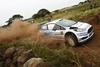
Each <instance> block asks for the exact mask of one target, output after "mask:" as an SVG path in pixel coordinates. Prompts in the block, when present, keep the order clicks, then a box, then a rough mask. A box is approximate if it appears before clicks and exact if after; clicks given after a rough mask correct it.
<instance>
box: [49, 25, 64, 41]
mask: <svg viewBox="0 0 100 67" xmlns="http://www.w3.org/2000/svg"><path fill="white" fill-rule="evenodd" d="M48 30H49V33H50V35H52V36H53V37H54V38H56V39H59V40H60V39H63V38H64V37H63V36H64V33H63V32H64V30H65V29H64V28H63V27H62V26H60V25H57V24H48Z"/></svg>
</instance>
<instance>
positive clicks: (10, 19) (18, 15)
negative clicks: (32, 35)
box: [6, 14, 23, 26]
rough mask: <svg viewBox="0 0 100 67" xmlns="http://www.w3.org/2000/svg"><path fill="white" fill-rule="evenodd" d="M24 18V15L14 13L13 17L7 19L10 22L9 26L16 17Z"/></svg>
mask: <svg viewBox="0 0 100 67" xmlns="http://www.w3.org/2000/svg"><path fill="white" fill-rule="evenodd" d="M22 18H23V16H21V15H20V14H16V15H13V16H12V17H11V18H9V20H8V21H6V22H7V23H8V24H7V26H9V25H10V24H12V22H13V20H15V19H22Z"/></svg>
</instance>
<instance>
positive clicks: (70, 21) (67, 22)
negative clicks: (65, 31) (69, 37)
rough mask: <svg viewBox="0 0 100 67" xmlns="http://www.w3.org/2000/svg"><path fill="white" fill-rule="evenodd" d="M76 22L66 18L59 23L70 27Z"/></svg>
mask: <svg viewBox="0 0 100 67" xmlns="http://www.w3.org/2000/svg"><path fill="white" fill-rule="evenodd" d="M75 23H76V22H75V21H72V20H66V19H62V20H60V21H59V22H58V24H59V25H62V26H64V27H70V26H72V25H74V24H75Z"/></svg>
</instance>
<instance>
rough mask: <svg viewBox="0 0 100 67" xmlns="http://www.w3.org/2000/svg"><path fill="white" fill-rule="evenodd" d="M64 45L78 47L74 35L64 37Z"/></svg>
mask: <svg viewBox="0 0 100 67" xmlns="http://www.w3.org/2000/svg"><path fill="white" fill-rule="evenodd" d="M65 43H66V44H68V45H70V46H72V47H74V46H77V45H78V41H77V38H76V37H75V36H74V35H66V36H65Z"/></svg>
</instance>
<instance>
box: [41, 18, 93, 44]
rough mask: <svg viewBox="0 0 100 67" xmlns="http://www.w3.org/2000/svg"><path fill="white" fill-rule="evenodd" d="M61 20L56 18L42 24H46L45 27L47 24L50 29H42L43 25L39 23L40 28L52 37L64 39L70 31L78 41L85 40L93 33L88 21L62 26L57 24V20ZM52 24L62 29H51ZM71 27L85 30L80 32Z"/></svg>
mask: <svg viewBox="0 0 100 67" xmlns="http://www.w3.org/2000/svg"><path fill="white" fill-rule="evenodd" d="M64 20H65V19H64ZM61 21H63V20H61V19H58V20H54V21H52V22H48V23H45V24H43V25H44V26H45V25H46V26H47V27H48V26H49V27H50V28H51V30H48V29H43V25H41V27H40V30H41V31H42V32H43V33H44V34H45V35H48V36H52V37H54V36H56V37H61V38H60V40H64V38H65V35H66V33H68V32H71V33H73V34H74V35H75V36H76V38H77V41H78V43H82V42H85V41H87V40H88V39H90V38H91V37H92V36H93V34H94V32H93V29H92V25H90V24H88V23H84V22H77V23H75V24H74V25H71V26H68V27H67V26H66V27H64V26H63V25H60V24H58V22H61ZM50 24H51V26H50ZM53 24H55V25H57V26H60V27H61V28H62V29H61V30H53V29H52V28H54V26H52V25H53ZM71 27H72V28H73V27H75V28H77V29H84V30H85V31H82V32H80V31H75V30H74V28H73V29H71ZM63 28H64V30H63Z"/></svg>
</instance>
